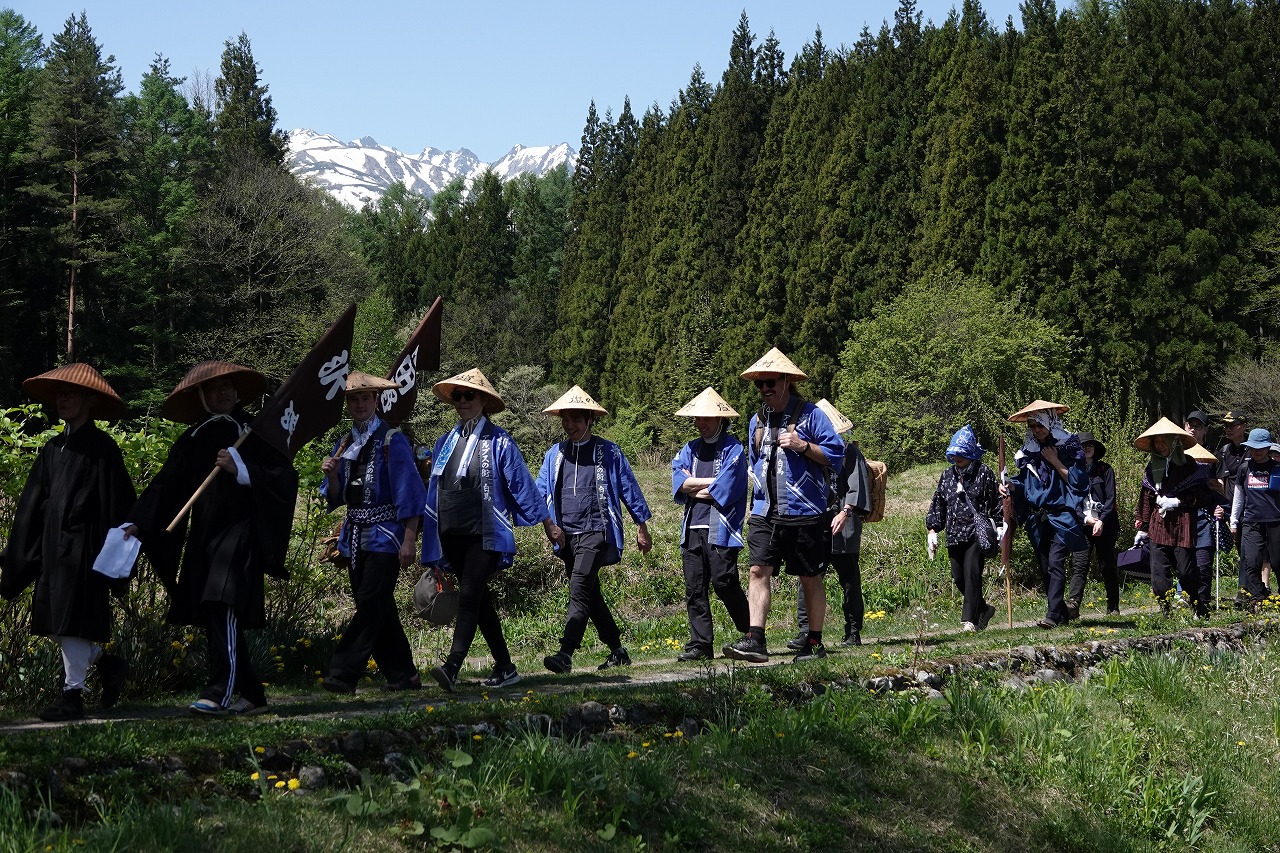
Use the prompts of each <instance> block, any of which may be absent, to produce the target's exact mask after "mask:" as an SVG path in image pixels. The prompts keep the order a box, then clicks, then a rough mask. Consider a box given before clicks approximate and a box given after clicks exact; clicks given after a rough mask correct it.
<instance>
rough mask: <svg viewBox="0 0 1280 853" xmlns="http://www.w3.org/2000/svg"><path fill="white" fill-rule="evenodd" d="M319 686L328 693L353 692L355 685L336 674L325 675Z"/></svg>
mask: <svg viewBox="0 0 1280 853" xmlns="http://www.w3.org/2000/svg"><path fill="white" fill-rule="evenodd" d="M320 686H321V687H323V688H324V689H325V690H328V691H329V692H330V693H355V692H356V686H355V685H354V684H352V683H351V682H349V681H343V680H342V679H341V678H338V677H337V676H336V675H327V676H325V679H324V681H321V682H320Z"/></svg>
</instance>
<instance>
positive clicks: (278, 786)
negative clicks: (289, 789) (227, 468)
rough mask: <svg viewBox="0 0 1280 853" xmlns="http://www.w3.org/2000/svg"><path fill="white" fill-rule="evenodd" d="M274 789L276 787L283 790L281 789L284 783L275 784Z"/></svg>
mask: <svg viewBox="0 0 1280 853" xmlns="http://www.w3.org/2000/svg"><path fill="white" fill-rule="evenodd" d="M276 787H277V788H283V787H284V782H277V783H276Z"/></svg>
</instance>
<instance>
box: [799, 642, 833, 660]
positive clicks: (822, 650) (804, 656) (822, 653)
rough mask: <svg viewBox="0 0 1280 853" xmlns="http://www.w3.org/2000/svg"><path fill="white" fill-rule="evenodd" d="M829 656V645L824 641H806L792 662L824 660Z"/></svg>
mask: <svg viewBox="0 0 1280 853" xmlns="http://www.w3.org/2000/svg"><path fill="white" fill-rule="evenodd" d="M826 656H827V647H826V646H824V645H822V643H806V644H805V647H804V648H803V649H801V650H800V653H799V654H798V655H796V656H795V657H793V658H792V659H791V662H792V663H806V662H808V661H811V660H822V659H823V658H825V657H826Z"/></svg>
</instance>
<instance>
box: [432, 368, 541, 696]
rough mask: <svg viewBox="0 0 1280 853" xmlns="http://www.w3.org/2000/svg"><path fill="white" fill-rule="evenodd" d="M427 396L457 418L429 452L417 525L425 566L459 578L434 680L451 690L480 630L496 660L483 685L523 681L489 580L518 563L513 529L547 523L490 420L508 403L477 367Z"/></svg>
mask: <svg viewBox="0 0 1280 853" xmlns="http://www.w3.org/2000/svg"><path fill="white" fill-rule="evenodd" d="M431 391H432V393H434V394H435V395H436V397H438V398H439V399H440V400H442V401H444V402H447V403H449V404H451V405H452V406H453V409H454V411H455V412H456V413H457V415H458V422H457V424H455V425H454V427H453V428H452V429H450V430H449V431H448V432H447V433H445V434H444V435H442V436H440V438H439V439H438V440H437V441H436V443H435V447H434V448H433V449H432V453H431V458H432V460H433V462H432V464H431V474H430V479H429V481H428V483H427V502H426V511H425V513H424V515H423V524H422V563H423V564H424V565H427V566H439V567H440V568H443V569H445V570H447V571H450V572H452V573H454V574H456V575H457V576H458V616H457V620H456V622H455V623H454V628H453V642H452V644H451V645H450V647H449V654H448V656H447V657H446V658H445V660H444V662H443V663H442V664H440V665H439V666H436V667H434V668H433V669H432V670H431V677H432V678H434V679H435V680H436V683H437V684H439V685H440V686H441V687H442V688H443V689H444V690H446V691H447V692H449V693H452V692H453V691H454V687H455V685H456V684H457V680H458V673H459V672H460V671H461V670H462V665H463V663H464V662H465V661H466V659H467V653H468V652H469V651H470V650H471V643H472V642H473V641H474V640H475V636H476V630H477V628H478V629H479V631H480V633H481V635H482V636H483V637H484V640H485V643H487V644H488V646H489V652H490V654H492V655H493V673H492V674H491V675H490V676H489V677H488V678H486V679H484V681H483V682H482V683H483V684H484V686H485V687H510V686H511V685H513V684H518V683H519V682H520V673H519V672H518V671H517V670H516V666H515V664H514V663H512V661H511V652H510V650H509V649H508V648H507V641H506V638H505V637H504V636H503V634H502V620H501V619H500V618H499V616H498V610H497V608H496V607H495V606H494V597H493V593H492V592H491V591H490V588H489V582H490V580H491V579H492V578H493V577H494V576H495V575H496V574H497V573H498V572H499V571H501V570H502V569H504V568H506V567H508V566H510V565H511V563H512V562H513V560H514V558H515V554H516V538H515V526H516V525H519V526H521V527H531V526H533V525H535V524H542V525H543V528H544V529H546V528H548V527H550V524H551V519H550V517H549V516H548V514H547V508H546V505H545V504H544V503H543V502H542V496H541V495H540V494H539V493H538V487H537V485H536V484H535V483H534V481H533V476H532V475H531V474H530V473H529V468H528V466H526V465H525V462H524V456H523V455H521V453H520V448H519V447H517V446H516V443H515V440H514V439H512V437H511V436H510V435H509V434H508V433H507V431H506V430H504V429H503V428H502V427H500V426H498V425H497V424H495V423H494V422H493V421H492V420H491V418H492V417H493V415H495V414H497V413H498V412H501V411H502V410H503V409H505V408H506V404H505V403H504V402H503V401H502V397H501V396H499V395H498V392H497V391H496V390H495V389H494V387H493V385H491V384H490V382H489V379H488V377H486V376H485V375H484V374H483V373H481V372H480V370H479V369H478V368H476V369H472V370H468V371H466V372H465V373H459V374H458V375H457V376H453V377H450V378H449V379H444V380H441V381H440V382H437V383H436V384H435V385H433V386H432V387H431Z"/></svg>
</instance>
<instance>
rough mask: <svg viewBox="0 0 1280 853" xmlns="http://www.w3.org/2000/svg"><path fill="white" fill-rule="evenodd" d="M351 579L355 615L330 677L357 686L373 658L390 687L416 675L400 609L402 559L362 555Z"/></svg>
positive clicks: (391, 555)
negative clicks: (397, 594) (392, 683)
mask: <svg viewBox="0 0 1280 853" xmlns="http://www.w3.org/2000/svg"><path fill="white" fill-rule="evenodd" d="M347 574H348V577H349V578H350V580H351V595H352V597H353V598H355V601H356V613H355V615H354V616H352V617H351V622H350V624H348V625H347V629H346V630H345V631H343V632H342V639H341V640H340V641H339V642H338V648H337V649H335V650H334V652H333V659H332V660H331V661H330V662H329V675H331V676H333V677H334V678H339V679H341V680H343V681H346V682H348V683H349V684H355V683H356V682H357V681H359V680H360V677H361V676H362V675H364V674H365V670H366V668H367V666H368V663H369V658H373V659H374V660H375V661H377V663H378V671H379V672H381V673H382V674H383V675H384V676H386V679H387V681H388V682H396V681H404V680H405V679H408V678H411V677H413V676H415V675H417V674H418V668H417V667H416V666H415V665H414V663H413V651H412V649H410V648H409V639H408V638H407V637H406V636H405V635H404V627H403V626H402V625H401V624H400V613H399V611H398V610H396V599H395V591H396V583H397V582H398V581H399V580H400V555H399V554H384V553H378V552H375V551H360V552H359V553H358V554H357V557H356V561H355V562H354V563H352V565H351V568H350V569H348V571H347Z"/></svg>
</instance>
